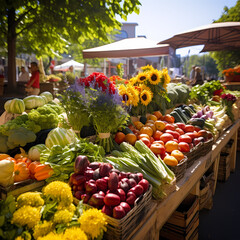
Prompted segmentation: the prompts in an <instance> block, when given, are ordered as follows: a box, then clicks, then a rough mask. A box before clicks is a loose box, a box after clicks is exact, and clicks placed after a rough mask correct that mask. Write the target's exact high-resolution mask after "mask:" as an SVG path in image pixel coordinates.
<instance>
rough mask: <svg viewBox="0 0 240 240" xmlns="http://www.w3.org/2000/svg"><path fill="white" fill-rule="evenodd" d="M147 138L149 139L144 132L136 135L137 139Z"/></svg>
mask: <svg viewBox="0 0 240 240" xmlns="http://www.w3.org/2000/svg"><path fill="white" fill-rule="evenodd" d="M144 137H145V138H148V139H149V140H150V137H149V135H147V134H146V133H142V134H139V135H138V139H141V138H144Z"/></svg>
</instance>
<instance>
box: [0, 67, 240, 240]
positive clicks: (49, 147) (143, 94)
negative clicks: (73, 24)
mask: <svg viewBox="0 0 240 240" xmlns="http://www.w3.org/2000/svg"><path fill="white" fill-rule="evenodd" d="M142 70H143V71H142V72H140V73H139V74H138V75H137V76H135V77H134V78H132V79H130V80H129V81H126V80H124V79H121V78H119V77H118V76H115V77H113V78H110V79H108V78H107V77H106V76H105V75H104V74H102V73H93V74H91V75H90V76H88V77H85V78H80V79H77V80H76V81H75V83H74V85H71V86H70V88H68V89H67V90H66V91H64V92H63V94H61V96H60V97H59V99H53V96H52V94H51V93H49V92H43V93H41V95H40V96H28V97H26V98H24V99H23V100H21V99H17V98H15V99H11V100H9V101H7V102H6V103H5V106H4V108H5V112H4V115H3V116H2V117H1V119H2V123H1V125H0V142H1V145H0V151H1V154H0V167H1V170H2V172H1V174H2V175H1V178H0V184H1V198H2V200H1V201H0V211H1V215H3V218H4V221H2V223H1V225H0V227H1V230H2V231H1V234H2V235H1V237H2V238H3V239H15V238H16V239H23V238H25V236H26V234H27V235H28V236H31V237H33V238H34V239H38V240H44V239H49V238H50V239H51V238H52V239H53V238H57V237H59V238H64V237H67V236H68V237H69V236H71V237H72V238H73V236H75V235H76V234H77V235H79V236H80V235H81V236H82V237H83V239H92V238H95V237H99V239H101V238H103V237H104V239H113V238H114V239H149V238H150V239H159V234H160V230H161V229H162V231H161V234H163V235H164V236H165V237H167V235H168V234H170V235H171V234H172V233H171V229H170V228H169V226H171V228H172V229H174V227H173V226H172V225H171V224H172V222H174V221H175V220H172V219H173V218H174V214H178V215H179V213H176V212H177V211H175V210H176V209H177V210H178V209H179V207H180V206H181V205H182V204H183V202H185V201H186V199H187V198H188V196H189V193H191V194H193V195H194V197H190V200H191V202H192V209H193V211H192V212H194V217H193V214H192V215H191V216H192V219H194V221H191V222H192V224H194V226H193V227H192V229H193V231H192V232H191V231H190V232H188V235H187V236H188V237H189V236H190V235H191V236H192V237H196V236H197V228H198V224H199V219H198V213H199V209H202V208H204V207H206V208H209V209H210V208H211V198H212V196H213V195H214V192H215V189H216V183H217V180H220V179H222V180H223V181H226V180H227V178H228V176H229V173H230V170H231V171H234V169H235V161H236V149H237V141H238V140H237V139H238V138H237V135H238V129H239V126H240V120H239V117H240V116H239V107H238V106H239V97H240V93H239V92H237V91H230V90H226V89H225V88H224V87H223V86H222V84H221V83H220V82H219V81H212V82H210V83H205V84H203V85H201V86H199V85H196V86H194V87H193V88H191V89H190V88H189V87H188V86H187V85H185V84H181V83H179V84H176V83H170V77H169V75H168V72H167V70H166V69H164V70H157V69H154V68H153V67H152V66H149V65H148V66H145V67H142ZM116 80H117V81H118V82H117V81H116ZM230 149H231V150H230ZM223 150H224V151H225V150H226V154H225V153H224V154H225V155H224V154H223ZM207 179H208V180H209V182H207ZM202 180H204V181H202ZM34 191H41V193H40V192H39V193H37V192H34ZM193 195H191V196H193ZM13 196H15V198H14V197H13ZM196 196H197V197H196ZM23 213H24V216H23V217H22V218H21V216H22V215H23ZM33 215H34V217H33ZM180 216H181V217H182V218H183V219H184V218H185V217H184V216H183V215H181V214H180ZM90 219H91V221H90ZM169 221H170V222H169ZM171 221H172V222H171ZM186 221H187V222H188V224H190V223H189V222H190V218H189V216H188V217H187V220H186ZM175 223H176V221H175ZM185 225H186V224H185V223H184V226H185ZM186 228H187V229H188V230H189V228H190V227H188V226H186ZM184 231H185V230H184ZM186 231H187V230H186ZM74 233H75V235H73V234H74ZM77 235H76V236H77ZM170 239H171V238H170Z"/></svg>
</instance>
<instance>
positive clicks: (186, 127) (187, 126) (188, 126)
mask: <svg viewBox="0 0 240 240" xmlns="http://www.w3.org/2000/svg"><path fill="white" fill-rule="evenodd" d="M184 131H185V132H193V131H194V126H193V125H185V130H184Z"/></svg>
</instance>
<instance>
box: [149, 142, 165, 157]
mask: <svg viewBox="0 0 240 240" xmlns="http://www.w3.org/2000/svg"><path fill="white" fill-rule="evenodd" d="M150 149H151V150H152V152H153V153H154V154H156V155H157V154H160V155H162V154H165V147H164V146H163V145H162V144H160V143H152V145H151V147H150Z"/></svg>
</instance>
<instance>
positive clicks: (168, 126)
mask: <svg viewBox="0 0 240 240" xmlns="http://www.w3.org/2000/svg"><path fill="white" fill-rule="evenodd" d="M165 130H172V131H174V130H175V127H174V126H173V125H172V124H169V123H167V124H166V126H165Z"/></svg>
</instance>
